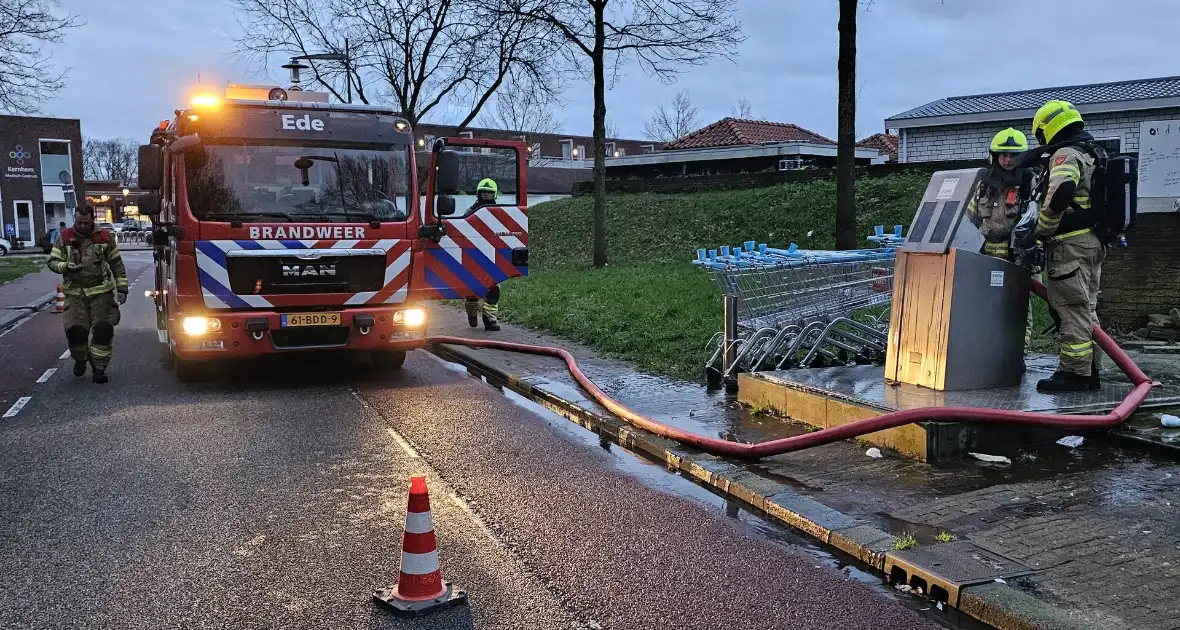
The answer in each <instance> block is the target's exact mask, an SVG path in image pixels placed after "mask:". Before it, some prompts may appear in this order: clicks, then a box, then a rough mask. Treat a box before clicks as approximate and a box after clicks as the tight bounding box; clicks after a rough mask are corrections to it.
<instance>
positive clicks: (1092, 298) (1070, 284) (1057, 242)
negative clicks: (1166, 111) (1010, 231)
mask: <svg viewBox="0 0 1180 630" xmlns="http://www.w3.org/2000/svg"><path fill="white" fill-rule="evenodd" d="M1032 131H1033V135H1034V136H1036V138H1037V140H1038V141H1039V142H1040V143H1041V145H1042V147H1043V148H1042V152H1041V153H1042V155H1047V156H1048V158H1047V163H1046V164H1044V165H1043V166H1044V168H1046V169H1047V172H1046V176H1045V177H1044V178H1043V182H1044V183H1043V186H1044V195H1043V197H1042V198H1041V208H1040V212H1039V214H1038V216H1037V230H1036V234H1037V238H1038V239H1039V240H1040V241H1042V242H1043V243H1044V244H1045V261H1046V262H1045V271H1046V274H1045V285H1046V287H1047V288H1048V290H1049V306H1050V307H1051V308H1052V309H1053V310H1054V311H1055V312H1056V315H1057V321H1058V332H1059V335H1060V349H1059V351H1058V364H1057V371H1056V372H1054V373H1053V376H1052V377H1050V378H1047V379H1043V380H1041V381H1040V382H1038V383H1037V389H1038V390H1040V391H1044V392H1063V391H1083V390H1087V389H1098V388H1099V386H1100V382H1099V376H1098V364H1097V361H1096V360H1095V359H1096V355H1095V353H1094V350H1095V348H1094V337H1093V329H1094V325H1095V324H1097V323H1098V316H1097V312H1096V309H1097V306H1098V287H1099V280H1100V278H1101V273H1102V261H1103V260H1104V259H1105V258H1106V246H1105V245H1104V244H1103V242H1102V241H1101V240H1100V239H1099V237H1098V234H1097V233H1096V232H1095V230H1094V228H1095V226H1096V225H1098V223H1099V219H1100V217H1097V216H1094V213H1093V212H1091V203H1090V182H1091V179H1092V178H1093V175H1094V167H1095V159H1094V157H1093V156H1092V155H1091V152H1090V151H1089V150H1087V149H1088V148H1091V147H1093V146H1094V137H1093V136H1091V135H1090V134H1089V133H1087V132H1086V131H1085V123H1084V122H1083V121H1082V115H1081V113H1080V112H1078V110H1077V108H1076V107H1074V106H1073V105H1072V104H1071V103H1068V102H1066V101H1060V100H1052V101H1049V102H1047V103H1045V104H1044V105H1043V106H1041V108H1040V109H1038V110H1037V113H1036V115H1035V116H1034V117H1033V123H1032Z"/></svg>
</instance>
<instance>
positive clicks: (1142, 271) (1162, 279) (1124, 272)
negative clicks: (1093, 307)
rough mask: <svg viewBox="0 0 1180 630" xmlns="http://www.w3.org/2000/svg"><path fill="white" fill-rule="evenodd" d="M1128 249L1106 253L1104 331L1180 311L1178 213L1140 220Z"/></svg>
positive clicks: (1100, 313)
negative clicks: (1154, 315) (1170, 311)
mask: <svg viewBox="0 0 1180 630" xmlns="http://www.w3.org/2000/svg"><path fill="white" fill-rule="evenodd" d="M1127 243H1128V245H1129V247H1127V248H1121V247H1112V248H1110V249H1108V250H1107V256H1106V262H1105V263H1104V264H1103V265H1102V293H1101V294H1100V295H1099V299H1098V318H1099V320H1101V322H1102V324H1103V325H1104V326H1108V327H1117V328H1120V329H1125V328H1138V327H1140V326H1143V325H1145V324H1146V323H1147V316H1148V315H1151V314H1153V313H1164V314H1167V312H1168V311H1169V310H1171V309H1173V308H1180V281H1178V280H1177V278H1176V270H1177V269H1180V214H1176V213H1174V212H1172V213H1151V214H1141V215H1139V220H1138V221H1137V223H1136V226H1135V227H1133V228H1131V230H1129V231H1128V232H1127Z"/></svg>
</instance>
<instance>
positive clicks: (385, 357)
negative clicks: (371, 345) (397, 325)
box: [373, 350, 406, 372]
mask: <svg viewBox="0 0 1180 630" xmlns="http://www.w3.org/2000/svg"><path fill="white" fill-rule="evenodd" d="M405 364H406V351H405V350H398V351H396V352H387V351H384V352H383V351H378V352H374V353H373V365H376V366H377V369H378V370H381V371H382V372H396V371H398V370H400V369H402V366H403V365H405Z"/></svg>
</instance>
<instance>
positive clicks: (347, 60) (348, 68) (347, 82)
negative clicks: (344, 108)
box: [344, 37, 352, 105]
mask: <svg viewBox="0 0 1180 630" xmlns="http://www.w3.org/2000/svg"><path fill="white" fill-rule="evenodd" d="M344 86H345V87H344V90H345V92H346V93H347V94H348V104H349V105H351V104H352V57H351V56H349V49H348V38H347V37H345V38H344Z"/></svg>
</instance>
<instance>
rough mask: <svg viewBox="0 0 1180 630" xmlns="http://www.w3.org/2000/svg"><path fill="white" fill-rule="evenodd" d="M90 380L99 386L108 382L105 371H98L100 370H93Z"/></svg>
mask: <svg viewBox="0 0 1180 630" xmlns="http://www.w3.org/2000/svg"><path fill="white" fill-rule="evenodd" d="M90 379H91V380H93V381H94V382H95V383H98V384H99V385H102V384H104V383H106V382H107V381H109V380H110V379H109V378H107V371H106V370H103V369H100V368H94V370H93V372H92V373H91V375H90Z"/></svg>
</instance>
